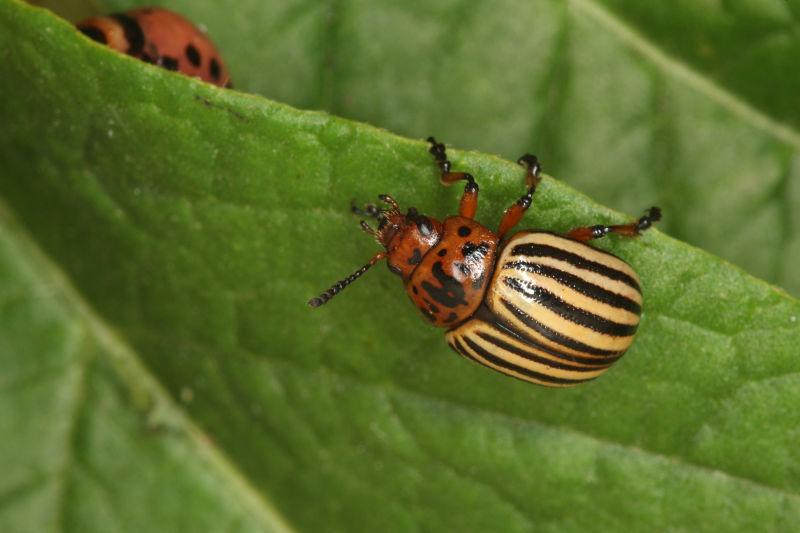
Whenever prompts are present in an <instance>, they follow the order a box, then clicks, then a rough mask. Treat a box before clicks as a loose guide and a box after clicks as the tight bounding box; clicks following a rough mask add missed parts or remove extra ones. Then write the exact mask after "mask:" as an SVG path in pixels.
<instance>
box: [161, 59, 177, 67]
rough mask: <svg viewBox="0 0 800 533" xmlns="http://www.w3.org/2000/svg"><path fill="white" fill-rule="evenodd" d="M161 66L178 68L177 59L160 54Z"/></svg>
mask: <svg viewBox="0 0 800 533" xmlns="http://www.w3.org/2000/svg"><path fill="white" fill-rule="evenodd" d="M161 66H162V67H164V68H165V69H167V70H178V60H177V59H175V58H174V57H169V56H162V57H161Z"/></svg>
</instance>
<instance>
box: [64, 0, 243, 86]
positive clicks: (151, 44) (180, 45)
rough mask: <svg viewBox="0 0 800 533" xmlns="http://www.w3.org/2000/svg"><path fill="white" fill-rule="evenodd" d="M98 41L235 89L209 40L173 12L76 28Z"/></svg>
mask: <svg viewBox="0 0 800 533" xmlns="http://www.w3.org/2000/svg"><path fill="white" fill-rule="evenodd" d="M76 26H77V28H78V29H79V30H80V31H81V32H83V33H84V34H85V35H86V36H88V37H90V38H92V39H94V40H95V41H97V42H99V43H102V44H107V45H108V46H110V47H111V48H113V49H114V50H117V51H118V52H122V53H123V54H128V55H130V56H133V57H136V58H138V59H141V60H142V61H146V62H147V63H153V64H155V65H159V66H161V67H164V68H165V69H167V70H175V71H178V72H181V73H183V74H186V75H187V76H196V77H198V78H200V79H202V80H203V81H207V82H209V83H213V84H215V85H219V86H220V87H231V80H230V78H229V76H228V69H227V68H226V67H225V64H224V63H223V62H222V59H221V58H220V55H219V53H218V52H217V48H216V47H215V46H214V43H212V42H211V39H209V38H208V36H207V35H206V34H205V33H204V32H203V31H201V30H200V29H198V28H197V27H196V26H195V25H194V24H192V23H191V22H189V21H188V20H186V19H185V18H183V17H182V16H180V15H178V14H177V13H173V12H172V11H169V10H166V9H163V8H155V7H146V8H140V9H133V10H131V11H126V12H124V13H114V14H111V15H106V16H102V17H91V18H88V19H86V20H83V21H81V22H79V23H78V24H76Z"/></svg>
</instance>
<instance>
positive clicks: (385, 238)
mask: <svg viewBox="0 0 800 533" xmlns="http://www.w3.org/2000/svg"><path fill="white" fill-rule="evenodd" d="M380 199H381V200H382V201H384V202H386V203H388V204H389V205H390V207H389V208H388V209H383V210H379V211H378V213H377V216H376V217H375V218H377V220H378V228H377V229H375V230H373V229H372V228H370V227H369V226H368V225H366V223H363V224H362V227H363V228H364V231H366V232H367V233H370V234H371V235H374V236H375V240H377V241H378V242H379V243H380V245H381V246H383V247H384V248H385V249H386V263H387V265H388V266H389V270H391V271H392V272H393V273H395V274H397V275H398V276H400V277H401V278H403V279H404V280H405V279H408V278H409V276H411V272H412V271H413V270H414V268H416V266H417V265H418V264H419V263H420V261H422V257H423V256H424V255H425V254H426V253H428V250H430V249H431V248H432V247H433V246H434V245H435V244H436V243H437V242H439V239H440V238H441V235H442V223H441V222H439V221H438V220H436V219H434V218H430V217H427V216H425V215H421V214H419V212H418V211H417V210H416V208H414V207H409V208H408V211H407V212H406V213H405V214H403V213H401V212H400V210H399V208H398V206H397V203H396V202H395V201H394V200H393V199H392V198H391V197H390V196H387V195H381V196H380Z"/></svg>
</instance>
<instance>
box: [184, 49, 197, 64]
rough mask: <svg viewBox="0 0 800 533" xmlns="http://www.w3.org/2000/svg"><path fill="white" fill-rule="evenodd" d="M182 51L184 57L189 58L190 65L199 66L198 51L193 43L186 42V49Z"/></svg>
mask: <svg viewBox="0 0 800 533" xmlns="http://www.w3.org/2000/svg"><path fill="white" fill-rule="evenodd" d="M184 53H185V54H186V59H188V60H189V63H191V64H192V66H194V67H199V66H200V52H199V51H198V50H197V48H196V47H195V46H194V45H193V44H187V45H186V51H185V52H184Z"/></svg>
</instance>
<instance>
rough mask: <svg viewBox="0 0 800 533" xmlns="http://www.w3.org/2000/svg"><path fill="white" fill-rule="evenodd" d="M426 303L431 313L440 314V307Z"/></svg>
mask: <svg viewBox="0 0 800 533" xmlns="http://www.w3.org/2000/svg"><path fill="white" fill-rule="evenodd" d="M425 303H427V304H428V309H430V310H431V313H434V314H436V313H438V312H439V308H438V307H436V306H435V305H433V304H432V303H430V302H425Z"/></svg>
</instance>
